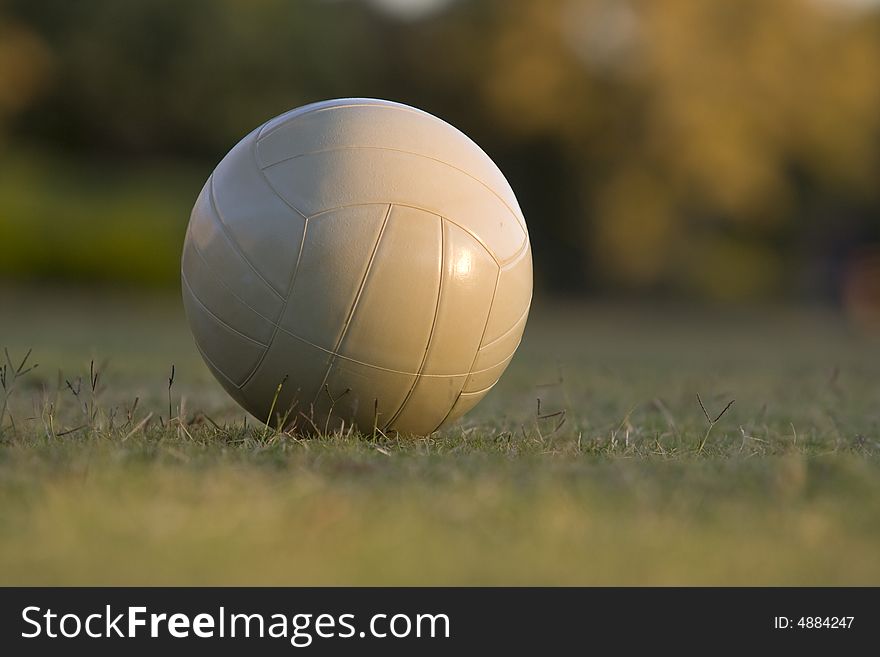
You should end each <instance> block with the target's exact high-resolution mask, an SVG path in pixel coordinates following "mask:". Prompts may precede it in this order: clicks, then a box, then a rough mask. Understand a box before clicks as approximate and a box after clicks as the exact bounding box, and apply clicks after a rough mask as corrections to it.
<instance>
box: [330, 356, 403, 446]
mask: <svg viewBox="0 0 880 657" xmlns="http://www.w3.org/2000/svg"><path fill="white" fill-rule="evenodd" d="M415 379H416V376H415V375H414V374H403V373H400V372H389V371H387V370H381V369H377V368H375V367H370V366H369V365H364V364H361V363H355V362H352V361H350V360H345V359H343V358H336V359H334V361H333V364H332V365H331V366H330V372H329V374H328V376H327V387H326V390H321V391H319V393H318V398H317V400H316V401H315V409H316V415H317V417H319V418H320V417H325V416H326V415H327V413H329V412H330V410H331V408H330V407H331V399H330V395H332V397H333V399H335V400H337V401H336V402H335V403H334V404H333V405H332V406H333V407H332V414H333V416H334V417H335V418H337V420H338V419H344V420H346V422H347V423H350V422H351V421H352V420H353V421H354V422H355V424H357V426H358V427H359V428H360V430H361V431H363V432H365V433H366V432H369V431H370V430H372V428H373V423H374V421H375V422H378V424H377V426H378V427H379V428H381V427H383V426H384V425H385V424H387V422H388V421H389V420H390V419H391V418H392V417H393V416H394V415H395V414H396V413H397V411H398V409H399V408H400V407H401V405H402V404H403V402H404V400H405V399H406V396H407V395H408V394H409V391H410V390H411V389H412V386H413V383H414V382H415ZM346 391H348V392H346ZM328 393H329V395H328ZM377 404H378V406H377ZM377 409H378V415H377ZM331 426H334V425H331Z"/></svg>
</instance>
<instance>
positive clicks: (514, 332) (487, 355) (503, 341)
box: [473, 311, 528, 371]
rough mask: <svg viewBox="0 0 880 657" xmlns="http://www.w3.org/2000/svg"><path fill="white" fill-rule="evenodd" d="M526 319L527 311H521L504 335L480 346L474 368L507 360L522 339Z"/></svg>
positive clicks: (482, 367)
mask: <svg viewBox="0 0 880 657" xmlns="http://www.w3.org/2000/svg"><path fill="white" fill-rule="evenodd" d="M527 319H528V311H527V312H525V313H523V315H522V317H521V318H520V319H519V321H518V322H517V323H516V324H514V325H513V326H512V327H511V328H510V329H509V330H508V331H507V332H506V333H505V334H504V335H501V336H500V337H498V338H496V339H495V340H493V341H492V342H490V343H488V344H485V345H483V346H482V347H480V350H479V352H478V354H477V358H476V360H475V361H474V366H473V368H474V370H475V371H476V370H480V369H485V368H487V367H491V366H492V365H497V364H498V363H500V362H502V361H504V360H507V358H509V357H510V355H511V354H512V353H513V352H514V351H516V348H517V347H518V346H519V343H520V341H521V340H522V335H523V331H524V330H525V327H526V320H527Z"/></svg>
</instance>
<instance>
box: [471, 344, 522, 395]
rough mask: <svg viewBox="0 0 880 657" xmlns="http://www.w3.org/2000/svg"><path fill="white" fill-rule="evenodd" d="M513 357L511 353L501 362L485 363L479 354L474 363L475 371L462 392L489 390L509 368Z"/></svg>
mask: <svg viewBox="0 0 880 657" xmlns="http://www.w3.org/2000/svg"><path fill="white" fill-rule="evenodd" d="M512 358H513V354H512V353H511V354H510V355H509V356H508V357H507V358H505V359H504V360H503V361H501V362H500V363H495V364H493V365H484V363H482V362H481V360H480V357H479V356H477V360H476V362H475V363H474V371H473V372H471V375H470V376H469V377H468V378H467V382H466V383H465V384H464V388H463V390H462V392H480V391H481V390H488V389H489V388H491V387H492V386H494V385H495V384H496V383H497V382H498V379H499V378H500V377H501V375H502V374H504V370H506V369H507V366H508V365H509V364H510V361H511V359H512Z"/></svg>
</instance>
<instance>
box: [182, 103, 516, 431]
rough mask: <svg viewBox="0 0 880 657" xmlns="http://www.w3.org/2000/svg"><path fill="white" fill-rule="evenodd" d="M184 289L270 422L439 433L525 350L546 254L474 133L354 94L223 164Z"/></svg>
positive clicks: (246, 143)
mask: <svg viewBox="0 0 880 657" xmlns="http://www.w3.org/2000/svg"><path fill="white" fill-rule="evenodd" d="M182 287H183V300H184V305H185V308H186V315H187V318H188V321H189V325H190V328H191V329H192V333H193V336H194V337H195V342H196V345H197V346H198V349H199V351H200V352H201V354H202V356H203V358H204V360H205V362H206V363H207V365H208V367H209V368H210V370H211V371H212V372H213V374H214V375H215V376H216V378H217V380H218V381H219V382H220V383H221V384H222V385H223V387H224V388H225V389H226V391H227V392H228V393H229V394H230V395H231V396H232V397H233V398H234V399H235V400H236V401H237V402H238V403H239V404H241V406H243V407H244V408H245V409H246V410H247V411H248V412H250V413H251V414H253V415H254V416H255V417H256V418H258V419H259V420H261V421H264V422H265V421H270V422H275V421H277V418H278V417H287V421H288V422H290V423H292V422H293V421H295V420H297V421H298V423H299V425H300V426H304V427H307V428H312V429H314V428H315V427H317V428H318V429H321V430H323V429H324V428H325V427H330V428H337V427H338V426H340V424H341V423H342V422H345V423H354V424H355V425H356V426H357V427H358V428H359V429H360V430H362V431H364V432H367V433H369V432H371V431H373V430H374V428H378V429H381V430H385V431H387V430H397V431H400V432H403V433H413V434H428V433H431V432H433V431H435V430H436V429H438V428H439V427H441V426H442V425H444V424H445V423H448V422H451V421H452V420H454V419H456V418H458V417H460V416H461V415H462V414H464V413H465V412H467V411H468V410H469V409H471V408H472V407H473V406H474V405H475V404H476V403H477V402H478V401H479V400H480V399H482V398H483V397H484V396H485V395H486V393H487V392H488V391H489V390H490V389H491V388H492V386H494V385H495V383H496V382H497V381H498V378H499V377H500V376H501V374H502V372H503V371H504V369H505V368H506V367H507V365H508V363H509V362H510V360H511V358H512V357H513V354H514V352H515V350H516V348H517V346H518V345H519V342H520V339H521V337H522V333H523V329H524V327H525V323H526V317H527V315H528V311H529V304H530V302H531V297H532V260H531V249H530V246H529V237H528V232H527V229H526V223H525V219H524V218H523V215H522V211H521V210H520V208H519V205H518V204H517V201H516V198H515V197H514V194H513V191H512V190H511V188H510V185H509V184H508V183H507V181H506V180H505V178H504V176H503V175H502V173H501V172H500V171H499V169H498V167H497V166H495V164H494V163H493V162H492V160H491V159H490V158H489V157H488V156H487V155H486V154H485V153H484V152H483V151H482V150H481V149H480V148H479V146H477V145H476V144H475V143H474V142H473V141H471V140H470V139H469V138H468V137H466V136H465V135H464V134H462V133H461V132H460V131H458V130H457V129H455V128H454V127H452V126H451V125H449V124H448V123H445V122H444V121H442V120H440V119H438V118H436V117H434V116H432V115H431V114H428V113H426V112H423V111H421V110H418V109H415V108H412V107H409V106H406V105H402V104H399V103H394V102H389V101H384V100H373V99H361V98H347V99H339V100H331V101H326V102H321V103H316V104H313V105H307V106H305V107H301V108H298V109H295V110H292V111H290V112H287V113H286V114H282V115H281V116H279V117H276V118H274V119H272V120H270V121H268V122H266V123H265V124H263V125H262V126H260V127H259V128H257V129H256V130H254V131H253V132H251V133H250V134H249V135H247V136H246V137H245V138H244V139H242V140H241V141H240V142H239V143H238V144H237V145H236V146H235V147H234V148H233V149H232V150H231V151H230V152H229V153H228V154H227V155H226V157H224V158H223V160H222V161H221V162H220V164H218V165H217V168H216V169H215V170H214V172H213V173H212V174H211V176H210V177H209V178H208V181H207V182H206V183H205V186H204V188H203V189H202V192H201V194H200V195H199V197H198V200H197V201H196V204H195V207H194V208H193V211H192V215H191V217H190V222H189V228H188V230H187V234H186V241H185V244H184V249H183V258H182ZM279 386H280V387H281V389H280V392H279Z"/></svg>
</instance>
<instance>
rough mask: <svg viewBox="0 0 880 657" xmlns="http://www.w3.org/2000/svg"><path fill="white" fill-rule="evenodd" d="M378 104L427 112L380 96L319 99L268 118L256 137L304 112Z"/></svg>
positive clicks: (264, 134) (260, 136)
mask: <svg viewBox="0 0 880 657" xmlns="http://www.w3.org/2000/svg"><path fill="white" fill-rule="evenodd" d="M379 105H381V106H386V105H387V106H392V105H393V106H395V107H399V108H402V109H404V110H408V111H410V112H418V113H420V114H427V112H424V111H423V110H420V109H418V108H416V107H410V106H409V105H404V104H403V103H396V102H394V101H393V100H382V99H380V98H332V99H329V100H319V101H317V102H314V103H309V104H308V105H302V106H301V107H295V108H293V109H292V110H288V111H286V112H284V113H283V114H279V115H278V116H275V117H273V118H271V119H269V120H268V121H266V122H265V123H264V124H263V125H262V126H260V127H259V128H257V139H262V138H263V137H268V136H269V135H271V134H272V133H273V132H275V130H277V129H278V128H280V127H282V126H284V125H285V124H287V123H289V122H290V121H291V120H293V119H294V118H296V117H299V116H302V115H304V114H310V113H312V112H326V111H328V110H331V109H338V108H341V107H371V106H379Z"/></svg>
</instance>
